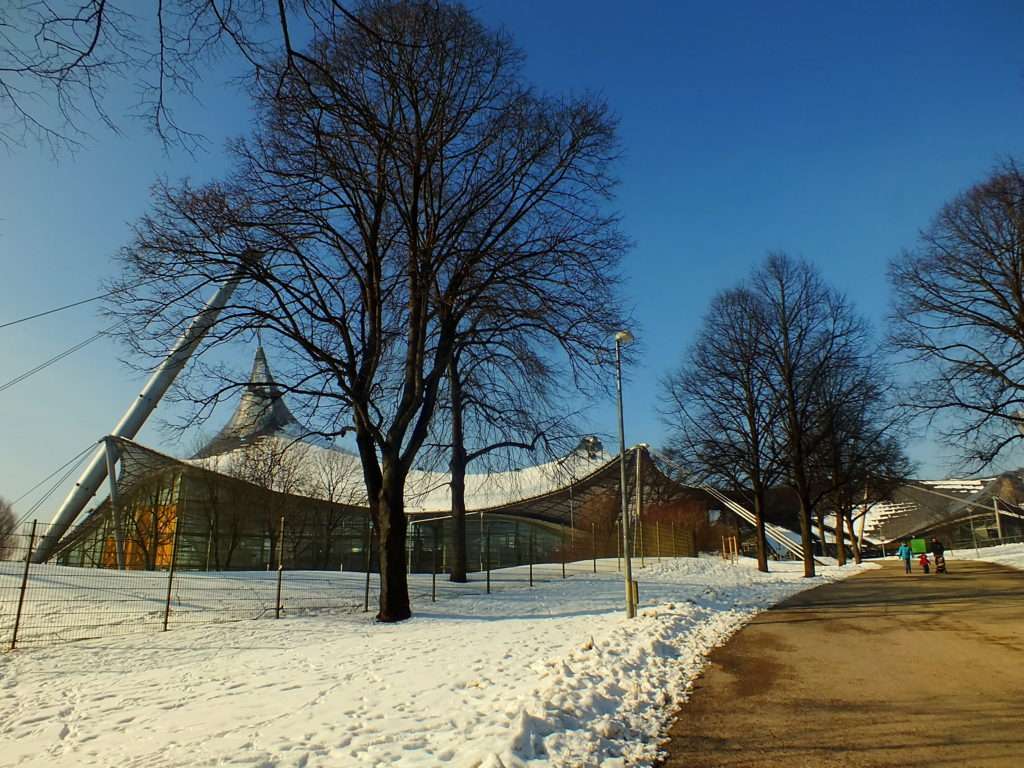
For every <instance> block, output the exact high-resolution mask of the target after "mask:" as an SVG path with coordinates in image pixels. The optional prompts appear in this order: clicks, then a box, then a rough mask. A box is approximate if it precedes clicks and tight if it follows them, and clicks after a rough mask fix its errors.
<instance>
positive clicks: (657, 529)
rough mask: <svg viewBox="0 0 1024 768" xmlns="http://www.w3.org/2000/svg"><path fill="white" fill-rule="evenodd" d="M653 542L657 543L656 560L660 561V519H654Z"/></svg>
mask: <svg viewBox="0 0 1024 768" xmlns="http://www.w3.org/2000/svg"><path fill="white" fill-rule="evenodd" d="M654 535H655V543H656V544H657V545H658V562H659V563H660V562H661V520H655V521H654Z"/></svg>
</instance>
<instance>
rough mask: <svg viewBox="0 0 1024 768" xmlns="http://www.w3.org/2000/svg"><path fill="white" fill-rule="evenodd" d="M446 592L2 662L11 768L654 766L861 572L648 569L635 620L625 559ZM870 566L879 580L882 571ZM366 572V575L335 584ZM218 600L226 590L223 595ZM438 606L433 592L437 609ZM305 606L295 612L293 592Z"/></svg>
mask: <svg viewBox="0 0 1024 768" xmlns="http://www.w3.org/2000/svg"><path fill="white" fill-rule="evenodd" d="M585 565H589V563H586V564H577V565H576V566H575V568H576V572H575V574H574V575H573V576H571V578H569V579H567V580H565V581H563V580H562V579H560V578H558V576H559V575H560V572H559V571H558V569H557V568H556V569H554V571H552V570H550V568H551V567H550V566H549V567H548V568H549V570H548V571H546V572H544V573H543V574H538V576H543V578H545V579H547V581H545V582H543V583H540V584H538V585H537V586H535V587H534V588H532V589H531V588H529V587H528V586H527V584H526V569H525V568H515V569H507V570H504V571H501V572H495V573H494V574H493V577H494V587H495V591H494V593H493V594H491V595H487V594H484V590H483V585H482V584H481V583H480V582H475V583H470V584H468V585H460V586H457V587H456V586H453V585H447V584H446V585H445V589H444V591H443V592H442V594H441V596H440V597H439V599H438V602H437V603H431V602H429V579H430V577H429V576H426V577H422V576H413V577H411V579H412V581H413V590H414V592H415V593H416V594H417V599H416V602H415V605H414V610H415V617H414V618H413V619H412V620H410V621H408V622H404V623H402V624H391V625H387V624H376V623H374V622H373V621H372V620H371V619H370V618H369V614H363V613H361V612H356V613H345V612H335V613H333V614H320V615H316V614H313V613H305V614H303V613H302V612H298V615H296V612H294V611H288V613H287V617H286V618H284V619H282V620H280V621H274V620H272V619H268V620H260V621H242V622H235V623H221V624H204V625H198V626H197V625H192V624H189V625H185V626H178V627H175V626H174V625H173V624H172V631H170V632H166V633H163V632H154V631H149V632H146V633H143V634H134V635H126V636H114V637H104V638H102V639H95V640H84V641H80V642H76V643H65V644H59V645H47V646H45V647H34V646H31V645H30V646H28V647H27V649H26V650H19V651H17V652H15V653H9V654H5V655H3V656H0V689H2V690H3V695H2V696H0V743H2V744H3V745H4V746H3V750H2V760H0V762H2V763H3V764H4V765H10V766H44V765H45V766H122V765H147V766H219V765H246V766H266V767H268V768H269V767H271V766H273V767H275V768H276V767H281V768H285V767H286V766H308V767H312V766H383V765H393V766H410V767H411V766H431V767H432V768H436V766H452V767H453V768H470V767H474V768H498V767H499V766H502V767H503V768H513V767H516V768H527V767H529V768H535V767H537V766H604V767H605V768H615V767H617V766H624V765H627V764H628V765H631V766H638V765H650V764H651V762H652V761H653V760H655V759H656V758H657V756H658V753H659V745H660V743H661V740H662V737H663V735H664V733H665V732H666V729H667V727H668V725H669V722H670V719H671V712H672V709H673V707H674V706H676V705H677V704H679V703H680V702H683V701H685V699H686V697H687V695H688V691H689V686H690V685H691V683H692V681H693V679H694V678H695V676H696V675H697V674H698V673H699V671H700V669H701V668H702V666H703V664H704V663H705V659H706V656H707V654H708V652H709V651H710V650H711V649H712V648H714V647H715V646H717V645H719V644H721V643H722V642H724V641H725V640H726V639H727V638H728V637H729V636H730V635H731V634H732V633H733V632H735V631H736V630H737V629H738V628H739V627H741V626H742V625H743V623H744V622H746V621H748V620H749V619H750V618H751V617H752V616H754V615H755V614H756V613H757V612H758V611H760V610H763V609H764V608H767V607H768V606H770V605H772V604H774V603H775V602H777V601H779V600H781V599H783V598H785V597H787V596H789V595H792V594H794V593H796V592H798V591H800V590H802V589H806V588H808V587H812V586H816V585H819V584H822V583H826V582H828V581H832V580H835V579H839V578H843V577H845V576H848V575H851V574H853V573H856V572H857V571H858V570H859V568H858V567H854V566H847V567H846V568H844V569H841V570H840V569H838V568H834V567H825V568H822V569H820V573H821V575H820V576H819V577H817V578H815V579H803V578H801V576H800V574H801V573H802V566H801V564H800V563H772V565H771V567H772V569H773V570H772V573H770V574H761V573H758V572H757V570H756V568H755V566H754V564H753V562H752V561H750V560H748V559H741V560H740V561H739V562H737V563H735V564H732V563H728V562H726V561H722V560H719V559H717V558H716V559H711V558H703V559H699V560H698V559H678V560H667V559H666V560H665V561H664V562H661V563H658V562H656V561H653V560H648V561H647V567H646V568H642V569H641V568H637V570H636V574H637V576H638V577H639V581H640V597H641V609H640V613H639V616H638V617H637V618H636V619H635V620H632V621H630V620H627V619H625V617H624V616H623V611H622V603H623V584H622V581H621V577H619V576H618V574H616V573H615V561H614V560H611V561H602V562H600V570H601V572H599V573H597V574H593V573H589V572H587V569H586V568H585V567H583V566H585ZM871 567H875V566H873V565H864V566H861V568H871ZM332 577H333V578H337V579H342V578H348V577H350V575H348V574H333V575H332ZM210 591H211V592H212V591H213V590H212V587H211V590H210ZM424 595H427V597H424ZM286 605H287V600H286Z"/></svg>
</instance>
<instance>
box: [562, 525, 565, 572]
mask: <svg viewBox="0 0 1024 768" xmlns="http://www.w3.org/2000/svg"><path fill="white" fill-rule="evenodd" d="M562 578H563V579H564V578H565V529H564V528H563V529H562Z"/></svg>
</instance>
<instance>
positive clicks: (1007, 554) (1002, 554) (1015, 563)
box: [949, 544, 1024, 571]
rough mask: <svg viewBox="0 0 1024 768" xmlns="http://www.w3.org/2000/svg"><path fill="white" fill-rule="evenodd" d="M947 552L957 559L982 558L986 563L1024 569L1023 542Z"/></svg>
mask: <svg viewBox="0 0 1024 768" xmlns="http://www.w3.org/2000/svg"><path fill="white" fill-rule="evenodd" d="M975 553H977V554H975ZM949 554H950V555H952V556H955V557H956V558H957V559H959V560H984V561H985V562H987V563H1000V564H1002V565H1008V566H1009V567H1011V568H1018V569H1020V570H1022V571H1024V544H1003V545H1001V546H998V547H984V548H982V549H978V550H975V549H973V548H968V549H960V550H957V551H956V552H953V553H949Z"/></svg>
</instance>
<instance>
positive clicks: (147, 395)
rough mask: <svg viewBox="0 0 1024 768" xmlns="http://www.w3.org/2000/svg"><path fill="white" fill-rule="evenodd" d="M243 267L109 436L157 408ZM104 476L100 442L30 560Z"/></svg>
mask: <svg viewBox="0 0 1024 768" xmlns="http://www.w3.org/2000/svg"><path fill="white" fill-rule="evenodd" d="M243 269H244V267H243V268H239V270H237V271H236V272H235V274H234V275H232V276H231V278H230V279H229V280H228V281H227V282H226V283H224V284H223V285H222V286H221V287H220V288H218V289H217V292H216V293H215V294H214V295H213V298H211V299H210V301H209V302H208V303H207V304H206V306H205V307H204V308H203V310H202V311H201V312H200V313H199V314H198V315H196V317H195V319H194V320H193V321H192V323H191V325H189V327H188V328H187V329H186V331H185V333H183V334H182V336H181V338H179V339H178V341H177V343H176V344H175V345H174V347H173V348H172V349H171V351H170V352H169V353H168V355H167V357H166V358H164V361H163V362H162V363H161V364H160V366H159V367H158V368H157V369H156V370H155V371H153V375H152V376H151V377H150V378H149V381H147V382H146V386H144V387H143V388H142V391H141V392H139V396H138V397H137V398H136V399H135V402H133V403H132V404H131V406H130V407H129V408H128V410H127V411H125V413H124V416H122V417H121V420H120V421H119V422H118V423H117V426H115V427H114V429H113V431H112V432H111V433H110V435H111V436H112V437H124V438H127V439H129V440H131V439H132V438H133V437H135V435H136V434H137V433H138V431H139V429H141V428H142V425H143V424H145V423H146V419H147V418H149V415H150V414H151V413H152V412H153V409H154V408H156V406H157V404H158V403H159V402H160V399H161V398H162V397H163V396H164V394H165V393H166V392H167V390H168V388H169V387H170V386H171V384H172V383H173V382H174V379H175V378H177V376H178V374H179V373H180V372H181V369H182V368H184V367H185V363H187V362H188V359H189V357H191V356H192V353H193V352H195V349H196V347H197V346H199V342H200V341H202V339H203V337H204V336H206V334H207V333H208V332H209V330H210V328H212V327H213V324H214V323H215V322H216V321H217V316H218V315H219V314H220V312H221V310H222V309H223V308H224V306H225V305H226V304H227V303H228V301H229V300H230V299H231V294H233V293H234V292H235V288H237V287H238V283H239V282H240V281H241V279H242V270H243ZM106 476H107V465H106V449H105V448H104V447H102V446H101V447H100V448H99V449H98V450H97V451H96V452H95V453H94V454H93V457H92V460H91V461H90V462H89V464H88V466H87V467H86V468H85V471H84V472H83V473H82V476H81V477H79V478H78V482H77V483H75V487H74V488H72V489H71V492H70V493H69V494H68V495H67V498H65V499H64V503H63V504H61V506H60V509H59V510H57V513H56V514H55V515H54V516H53V520H52V522H51V523H50V527H49V530H47V532H46V536H45V537H44V538H43V540H42V541H40V542H39V547H38V548H37V549H36V552H35V555H34V556H33V558H32V561H33V562H35V563H42V562H46V560H47V558H49V556H50V554H51V553H52V552H53V550H54V548H55V547H56V545H57V542H58V541H60V538H61V536H63V535H64V532H65V531H67V529H68V528H69V527H71V524H72V523H73V522H75V518H77V517H78V515H79V514H80V513H81V511H82V510H83V509H85V505H86V504H88V503H89V500H90V499H92V497H93V496H94V495H95V494H96V491H98V490H99V488H100V485H102V484H103V480H104V478H106Z"/></svg>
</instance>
